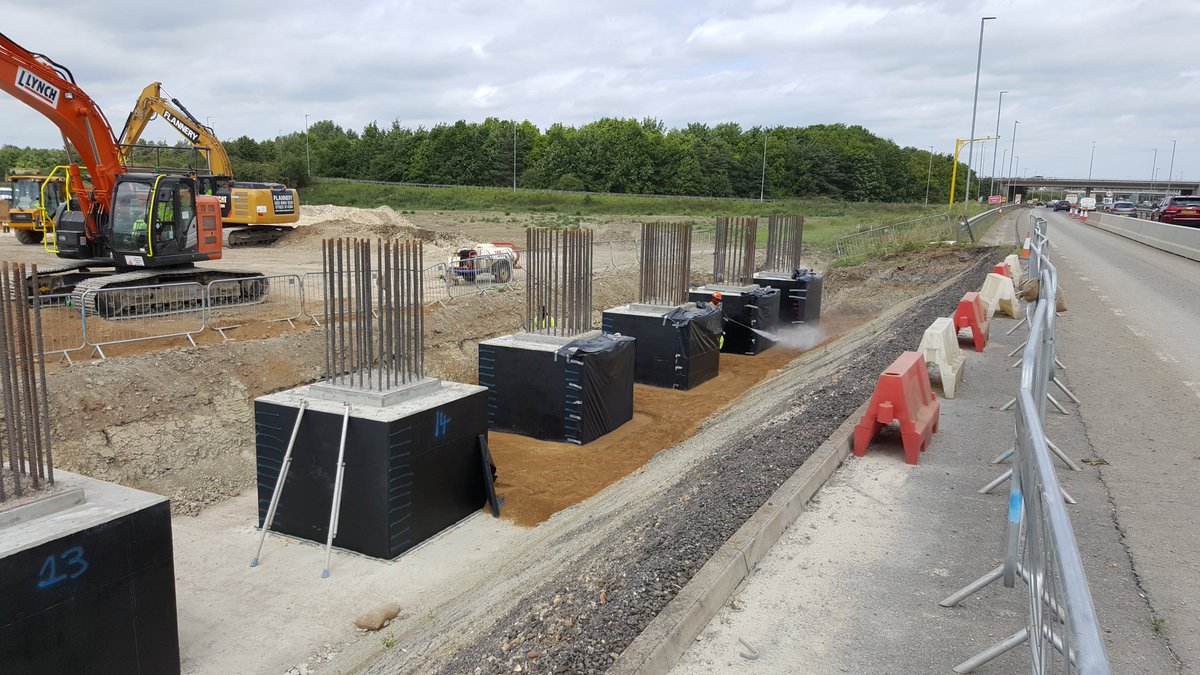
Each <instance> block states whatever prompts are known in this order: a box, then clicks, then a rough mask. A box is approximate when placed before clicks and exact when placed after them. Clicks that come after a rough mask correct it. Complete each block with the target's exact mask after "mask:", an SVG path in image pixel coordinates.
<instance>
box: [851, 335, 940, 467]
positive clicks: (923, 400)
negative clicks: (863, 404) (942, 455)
mask: <svg viewBox="0 0 1200 675" xmlns="http://www.w3.org/2000/svg"><path fill="white" fill-rule="evenodd" d="M941 411H942V406H941V404H939V403H938V400H937V397H936V396H934V395H933V387H932V386H930V384H929V371H928V370H927V369H926V368H925V357H924V356H923V355H922V354H921V353H920V352H904V353H903V354H901V355H900V358H898V359H896V360H895V361H893V362H892V365H890V366H888V367H887V370H885V371H883V374H882V375H880V376H879V383H878V384H876V385H875V393H874V394H871V403H870V404H868V406H867V413H866V414H865V415H863V416H862V419H861V420H859V422H858V424H857V425H855V427H854V454H855V456H857V457H862V456H863V455H865V454H867V446H868V445H870V444H871V440H872V439H874V438H875V436H876V435H877V434H878V433H879V430H880V429H882V428H883V427H885V426H887V425H889V424H891V423H892V422H893V421H898V422H900V438H901V440H902V441H903V442H904V461H906V462H908V463H909V464H916V463H917V461H918V460H920V459H921V453H922V452H924V451H925V449H926V448H928V447H929V441H930V439H931V438H932V437H933V435H934V434H936V433H937V430H938V417H939V415H940V414H941Z"/></svg>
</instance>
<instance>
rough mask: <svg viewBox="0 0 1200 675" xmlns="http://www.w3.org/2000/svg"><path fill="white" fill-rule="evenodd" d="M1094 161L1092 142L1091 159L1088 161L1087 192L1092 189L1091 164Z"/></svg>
mask: <svg viewBox="0 0 1200 675" xmlns="http://www.w3.org/2000/svg"><path fill="white" fill-rule="evenodd" d="M1094 161H1096V141H1092V158H1091V159H1089V160H1088V186H1087V187H1088V190H1091V189H1092V162H1094Z"/></svg>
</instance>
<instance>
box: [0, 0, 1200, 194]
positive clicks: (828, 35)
mask: <svg viewBox="0 0 1200 675" xmlns="http://www.w3.org/2000/svg"><path fill="white" fill-rule="evenodd" d="M985 15H988V16H996V17H997V19H996V20H995V21H989V22H988V23H987V29H986V33H985V36H984V45H983V69H982V77H981V80H980V85H979V106H978V122H977V125H976V136H984V135H989V134H992V133H994V132H995V130H996V103H997V94H998V92H999V91H1000V90H1002V89H1007V90H1009V91H1010V92H1011V93H1009V94H1006V95H1005V97H1004V107H1003V110H1002V116H1001V120H1000V127H1001V129H1000V134H1001V136H1002V137H1003V138H1002V140H1001V141H1000V150H1001V153H1003V150H1004V149H1005V148H1007V147H1009V145H1010V144H1011V142H1012V138H1011V136H1012V128H1013V121H1014V120H1020V122H1021V124H1020V125H1019V127H1018V130H1017V135H1016V151H1015V153H1014V154H1016V155H1017V156H1018V157H1019V158H1020V166H1019V173H1020V174H1022V175H1023V174H1025V173H1027V171H1026V170H1027V169H1029V170H1031V175H1033V174H1040V175H1046V176H1063V177H1068V176H1069V177H1082V176H1086V175H1087V173H1088V160H1089V155H1090V153H1091V150H1092V141H1096V151H1095V166H1094V169H1093V174H1094V175H1095V176H1097V177H1111V178H1149V177H1150V175H1151V171H1152V159H1153V149H1154V148H1158V167H1159V171H1158V176H1159V178H1160V179H1161V180H1164V181H1165V180H1166V176H1167V168H1168V166H1169V164H1170V155H1171V139H1177V141H1178V146H1177V150H1176V154H1175V176H1176V178H1178V175H1179V173H1180V172H1183V174H1184V176H1185V178H1187V179H1189V180H1196V179H1200V115H1198V114H1197V109H1198V108H1200V37H1198V35H1197V31H1198V29H1200V2H1197V1H1196V0H1156V1H1153V2H1130V1H1128V0H1124V1H1109V0H1092V1H1074V0H1072V1H1064V0H1037V1H1033V0H1028V1H1027V0H1010V1H1006V2H1005V1H996V2H956V1H953V0H944V1H941V0H934V1H931V2H902V1H899V0H897V1H895V2H888V1H884V0H876V1H871V2H860V3H842V2H837V1H836V0H833V1H824V2H789V1H788V0H741V1H726V0H696V1H694V2H688V1H685V0H604V1H601V2H590V1H583V0H578V1H574V2H572V1H569V0H557V1H552V0H524V1H522V0H509V1H507V2H499V1H495V0H439V1H428V0H427V1H426V2H382V1H377V2H370V1H360V0H324V1H319V0H287V1H284V2H278V1H277V2H256V1H254V0H241V1H239V2H227V1H225V0H209V1H208V2H203V3H198V4H197V3H192V4H188V5H180V4H178V3H145V2H131V1H129V0H104V1H99V0H86V1H79V2H73V1H71V0H59V1H58V2H53V3H37V2H8V1H6V2H5V3H4V8H3V12H2V16H3V18H0V32H3V33H5V34H6V35H8V36H9V37H10V38H12V39H13V40H15V41H16V42H17V43H19V44H21V45H23V46H24V47H26V48H27V49H30V50H31V51H40V52H44V53H46V54H47V55H48V56H50V57H52V58H54V59H55V60H56V61H58V62H59V63H62V64H64V65H66V66H68V67H69V68H70V69H71V70H72V71H73V72H74V74H75V78H76V80H77V82H78V83H79V84H80V85H81V86H82V87H83V88H84V90H85V91H87V92H88V93H89V94H90V95H91V96H92V97H93V98H95V99H96V100H97V102H98V103H99V104H100V106H101V108H102V109H103V110H104V111H105V112H106V114H107V115H108V116H109V120H110V122H111V123H112V125H113V126H114V127H115V129H114V131H116V132H118V133H119V131H120V127H121V126H122V125H123V124H124V121H125V117H126V115H127V114H128V111H129V110H130V108H131V107H132V106H133V103H134V100H135V98H136V96H137V94H138V93H139V92H140V91H141V89H142V88H143V87H144V86H145V85H146V84H148V83H150V82H152V81H155V80H158V81H161V82H162V83H163V86H164V88H165V89H166V90H167V92H168V93H169V94H171V95H172V96H175V97H177V98H179V99H180V100H181V101H182V102H183V103H184V104H185V105H186V106H187V107H188V108H189V109H190V110H191V111H192V113H193V114H195V115H196V116H197V117H199V118H200V119H201V120H205V119H206V118H208V120H209V121H210V123H211V126H213V127H214V129H215V130H216V131H217V134H218V135H219V136H220V137H221V138H223V139H227V140H228V139H233V138H236V137H237V136H240V135H242V134H247V135H250V136H252V137H255V138H259V139H262V138H268V137H273V136H275V135H276V134H278V133H280V132H283V133H288V132H291V131H297V130H302V129H303V128H304V115H305V114H308V115H309V116H310V120H312V121H316V120H319V119H332V120H334V121H336V122H337V123H339V124H341V125H342V126H345V127H350V128H355V129H361V127H362V126H363V125H365V124H366V123H368V122H370V121H372V120H377V121H379V122H380V123H381V124H385V125H386V124H390V123H391V121H392V120H400V122H401V123H402V124H404V125H405V126H416V125H425V126H432V125H435V124H438V123H441V122H453V121H455V120H458V119H467V120H482V119H483V118H485V117H488V116H495V117H500V118H503V119H509V118H514V117H515V118H519V119H528V120H531V121H533V122H534V123H536V124H538V125H539V126H541V127H542V128H545V127H546V126H548V125H549V124H551V123H553V122H565V123H569V124H582V123H586V122H589V121H592V120H595V119H598V118H601V117H635V118H642V117H654V118H658V119H660V120H662V121H663V122H664V123H666V124H667V126H669V127H670V126H681V125H684V124H686V123H688V122H706V123H709V124H714V123H719V122H727V121H730V122H737V123H739V124H741V125H743V126H744V127H749V126H755V125H763V124H765V125H772V126H773V125H788V126H803V125H808V124H816V123H836V122H843V123H846V124H861V125H863V126H865V127H866V128H868V129H870V130H871V131H873V132H874V133H876V134H878V135H880V136H884V137H887V138H891V139H893V140H894V141H896V142H897V143H899V144H901V145H911V146H917V147H929V146H934V148H935V149H936V150H937V151H938V152H944V153H949V152H952V151H953V145H954V139H955V138H956V137H957V138H966V137H967V136H968V134H969V132H970V128H971V96H972V89H973V86H974V80H975V58H976V48H977V45H978V38H979V19H980V17H982V16H985ZM146 138H148V139H154V140H159V139H161V140H168V141H172V142H174V141H176V140H179V138H180V137H179V136H178V135H177V134H176V133H175V132H174V130H173V129H171V128H170V127H168V126H166V123H165V122H163V121H161V120H158V121H156V122H154V123H153V124H152V125H151V127H150V130H149V131H148V133H147V136H146ZM0 143H12V144H17V145H34V146H42V147H54V146H56V145H60V144H61V141H60V138H59V135H58V132H57V130H56V129H55V127H54V126H53V125H51V124H50V123H49V122H48V121H46V120H45V119H44V118H42V117H41V116H39V115H37V114H36V113H33V112H31V110H30V109H29V108H27V107H26V106H25V105H24V104H22V103H20V102H17V101H15V100H14V99H12V98H11V97H0ZM981 151H982V154H984V156H985V160H984V161H985V162H986V166H985V167H984V173H987V172H988V170H989V169H990V166H991V161H992V154H993V151H992V146H991V144H988V146H987V148H986V149H984V148H982V147H979V146H977V148H976V158H977V159H976V166H977V167H979V165H980V162H979V159H978V158H979V156H980V154H981ZM966 156H967V151H966V150H965V149H964V150H963V155H962V158H963V160H964V161H965V159H966ZM997 173H1003V172H1002V171H1000V170H997Z"/></svg>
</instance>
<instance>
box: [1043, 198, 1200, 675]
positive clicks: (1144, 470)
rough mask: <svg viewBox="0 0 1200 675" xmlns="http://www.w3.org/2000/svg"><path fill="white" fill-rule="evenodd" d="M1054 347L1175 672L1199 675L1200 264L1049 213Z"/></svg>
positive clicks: (1133, 565)
mask: <svg viewBox="0 0 1200 675" xmlns="http://www.w3.org/2000/svg"><path fill="white" fill-rule="evenodd" d="M1048 220H1049V222H1050V224H1051V238H1052V240H1053V241H1054V242H1055V246H1056V248H1055V253H1056V257H1057V259H1058V260H1059V263H1058V268H1059V275H1060V279H1061V284H1062V286H1063V287H1064V288H1065V289H1066V291H1067V293H1068V294H1069V295H1068V297H1067V302H1068V305H1069V306H1070V308H1071V309H1070V312H1069V314H1070V315H1071V317H1072V321H1071V327H1070V329H1069V330H1067V331H1064V332H1062V334H1061V337H1060V339H1059V345H1060V350H1061V352H1062V353H1063V354H1064V358H1067V359H1069V361H1068V364H1070V363H1075V364H1076V367H1075V368H1072V370H1071V371H1070V376H1071V381H1072V383H1073V386H1074V387H1075V393H1076V394H1077V395H1079V397H1080V398H1081V399H1083V401H1084V405H1083V406H1082V407H1081V413H1082V419H1083V422H1084V426H1085V433H1086V435H1087V438H1088V441H1089V442H1090V444H1091V446H1092V448H1093V449H1094V450H1095V452H1096V454H1097V455H1099V456H1101V457H1103V458H1104V459H1105V460H1106V461H1107V462H1108V465H1107V466H1102V467H1100V471H1099V478H1100V480H1101V481H1102V482H1103V484H1104V486H1105V488H1106V490H1107V491H1108V493H1109V496H1110V500H1111V503H1112V507H1113V516H1114V523H1115V525H1116V526H1117V528H1118V529H1119V531H1120V532H1121V533H1122V535H1123V542H1124V545H1125V546H1126V548H1127V549H1128V551H1129V554H1130V558H1131V564H1132V570H1131V571H1132V573H1133V574H1134V575H1135V577H1136V578H1137V580H1138V583H1139V585H1140V587H1141V588H1142V589H1143V591H1144V592H1145V595H1146V601H1147V603H1148V605H1149V608H1150V610H1151V612H1152V614H1153V620H1157V625H1158V626H1159V627H1160V632H1161V634H1162V635H1163V636H1164V637H1165V640H1166V643H1167V645H1168V646H1169V648H1170V650H1171V652H1172V653H1173V655H1174V656H1175V657H1176V658H1177V659H1178V661H1179V668H1180V672H1185V673H1196V672H1200V558H1198V554H1200V525H1198V524H1197V522H1196V521H1197V516H1200V437H1198V436H1197V431H1200V423H1198V421H1197V418H1198V413H1200V352H1198V351H1197V350H1196V348H1195V345H1196V339H1197V336H1198V335H1200V263H1198V262H1195V261H1192V260H1188V259H1186V258H1182V257H1180V256H1176V255H1174V254H1170V253H1165V252H1162V251H1159V250H1157V249H1152V248H1149V247H1147V246H1143V245H1141V244H1138V243H1136V242H1134V241H1131V240H1128V239H1125V238H1123V237H1120V236H1117V235H1114V234H1111V233H1108V232H1105V231H1102V230H1098V229H1096V228H1094V227H1090V226H1087V225H1083V224H1081V223H1079V222H1077V221H1073V220H1071V219H1070V218H1069V217H1067V216H1065V215H1063V214H1061V213H1060V214H1053V216H1052V217H1051V218H1049V219H1048Z"/></svg>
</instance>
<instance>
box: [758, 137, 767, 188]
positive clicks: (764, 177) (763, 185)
mask: <svg viewBox="0 0 1200 675" xmlns="http://www.w3.org/2000/svg"><path fill="white" fill-rule="evenodd" d="M766 193H767V128H766V127H763V163H762V182H761V183H759V186H758V201H760V202H761V201H762V200H763V196H764V195H766Z"/></svg>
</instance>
